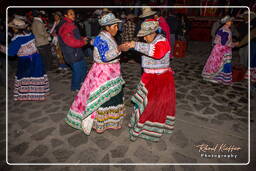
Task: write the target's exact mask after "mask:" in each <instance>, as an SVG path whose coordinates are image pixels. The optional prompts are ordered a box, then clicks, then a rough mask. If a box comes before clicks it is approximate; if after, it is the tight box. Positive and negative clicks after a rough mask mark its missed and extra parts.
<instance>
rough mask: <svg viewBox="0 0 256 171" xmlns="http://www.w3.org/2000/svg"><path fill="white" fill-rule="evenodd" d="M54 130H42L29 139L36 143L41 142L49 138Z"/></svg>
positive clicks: (52, 128)
mask: <svg viewBox="0 0 256 171" xmlns="http://www.w3.org/2000/svg"><path fill="white" fill-rule="evenodd" d="M55 129H56V128H55V127H50V128H46V129H44V130H41V131H39V132H37V133H35V134H33V135H32V136H31V138H32V139H33V140H36V141H40V140H43V139H45V138H46V137H47V136H49V135H50V134H51V133H52V132H53V131H54V130H55Z"/></svg>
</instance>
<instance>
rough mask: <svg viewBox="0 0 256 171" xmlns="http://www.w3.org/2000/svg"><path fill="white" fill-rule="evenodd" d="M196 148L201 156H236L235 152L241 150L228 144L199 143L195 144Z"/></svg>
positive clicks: (234, 157)
mask: <svg viewBox="0 0 256 171" xmlns="http://www.w3.org/2000/svg"><path fill="white" fill-rule="evenodd" d="M195 147H196V148H197V149H198V151H199V153H200V156H201V157H203V158H230V159H232V158H233V159H236V158H238V154H237V152H239V151H240V150H241V147H239V146H236V145H229V144H216V145H208V144H199V145H195Z"/></svg>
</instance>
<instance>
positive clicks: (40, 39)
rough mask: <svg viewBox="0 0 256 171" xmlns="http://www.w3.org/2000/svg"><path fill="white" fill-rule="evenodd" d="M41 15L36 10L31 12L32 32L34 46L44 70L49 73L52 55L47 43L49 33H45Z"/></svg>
mask: <svg viewBox="0 0 256 171" xmlns="http://www.w3.org/2000/svg"><path fill="white" fill-rule="evenodd" d="M41 15H42V14H41V13H40V11H38V10H34V11H33V17H34V18H33V23H32V32H33V34H34V35H35V40H36V46H37V49H38V50H39V53H40V55H41V56H42V58H43V63H44V66H45V70H46V71H49V70H50V67H51V65H52V59H53V55H52V52H51V46H50V43H49V37H50V35H49V33H47V32H46V27H45V24H44V22H43V20H42V19H41Z"/></svg>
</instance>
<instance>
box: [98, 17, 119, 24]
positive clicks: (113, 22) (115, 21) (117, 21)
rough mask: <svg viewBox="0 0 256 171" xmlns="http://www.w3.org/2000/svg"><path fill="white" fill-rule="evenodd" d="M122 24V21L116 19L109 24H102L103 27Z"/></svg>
mask: <svg viewBox="0 0 256 171" xmlns="http://www.w3.org/2000/svg"><path fill="white" fill-rule="evenodd" d="M121 22H122V21H121V20H119V19H118V18H116V19H113V20H111V21H109V22H107V23H104V24H101V26H109V25H113V24H117V23H121Z"/></svg>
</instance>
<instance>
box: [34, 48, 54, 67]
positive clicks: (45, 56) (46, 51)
mask: <svg viewBox="0 0 256 171" xmlns="http://www.w3.org/2000/svg"><path fill="white" fill-rule="evenodd" d="M37 49H38V51H39V54H40V55H41V56H42V60H43V63H44V68H45V72H47V71H49V70H50V68H51V65H52V60H53V55H52V51H51V45H50V44H47V45H43V46H39V47H37Z"/></svg>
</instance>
